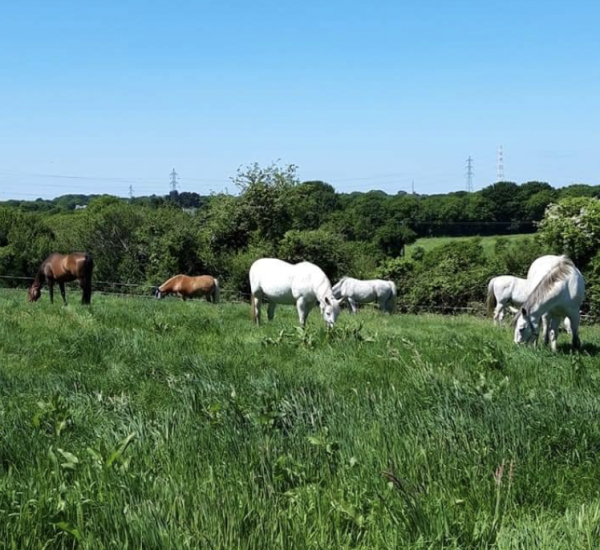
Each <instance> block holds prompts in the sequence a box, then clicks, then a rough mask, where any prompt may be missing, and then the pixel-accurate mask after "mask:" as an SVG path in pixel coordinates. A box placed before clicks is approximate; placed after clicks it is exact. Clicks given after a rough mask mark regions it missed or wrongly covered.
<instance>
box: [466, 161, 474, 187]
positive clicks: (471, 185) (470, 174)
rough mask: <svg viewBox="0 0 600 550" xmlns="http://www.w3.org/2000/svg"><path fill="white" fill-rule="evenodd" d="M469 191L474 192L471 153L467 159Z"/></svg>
mask: <svg viewBox="0 0 600 550" xmlns="http://www.w3.org/2000/svg"><path fill="white" fill-rule="evenodd" d="M467 192H469V193H472V192H473V159H472V158H471V155H469V158H468V159H467Z"/></svg>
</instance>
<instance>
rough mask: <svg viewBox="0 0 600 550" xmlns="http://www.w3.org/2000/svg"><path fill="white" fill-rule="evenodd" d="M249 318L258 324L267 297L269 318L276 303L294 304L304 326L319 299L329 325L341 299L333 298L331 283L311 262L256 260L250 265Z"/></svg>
mask: <svg viewBox="0 0 600 550" xmlns="http://www.w3.org/2000/svg"><path fill="white" fill-rule="evenodd" d="M250 288H251V289H252V298H251V300H252V320H253V321H255V322H256V324H257V325H260V306H261V304H262V301H263V300H264V299H265V298H266V299H267V300H268V302H269V309H268V311H267V314H268V317H269V321H271V320H273V317H274V316H275V307H276V305H277V304H289V305H292V304H296V308H297V310H298V318H299V320H300V325H301V326H302V327H304V325H305V324H306V318H307V317H308V314H309V313H310V310H311V309H312V308H313V307H314V306H315V305H316V304H317V302H318V303H319V306H320V308H321V314H322V315H323V319H325V322H326V323H327V326H328V327H332V326H333V325H334V324H335V320H336V319H337V316H338V315H339V313H340V304H341V302H342V300H336V298H335V297H334V295H333V292H332V291H331V283H330V282H329V279H328V278H327V276H326V275H325V273H323V271H322V270H321V268H319V267H317V266H316V265H314V264H311V263H310V262H301V263H299V264H295V265H294V264H288V263H287V262H284V261H282V260H276V259H274V258H262V259H260V260H256V261H255V262H254V263H253V264H252V266H251V267H250Z"/></svg>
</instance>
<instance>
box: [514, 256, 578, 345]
mask: <svg viewBox="0 0 600 550" xmlns="http://www.w3.org/2000/svg"><path fill="white" fill-rule="evenodd" d="M540 260H541V261H540ZM536 262H539V264H538V266H535V267H536V269H533V271H534V277H537V276H538V274H539V273H540V272H541V270H542V269H544V268H545V267H547V266H548V265H552V267H551V268H550V270H549V271H547V272H546V274H545V275H544V276H542V277H541V278H540V279H539V280H538V284H537V285H536V287H535V288H534V289H533V290H532V292H531V294H530V295H529V297H528V298H527V301H526V302H525V303H524V304H523V307H522V308H521V312H520V315H519V317H518V318H517V320H516V323H515V335H514V340H515V342H516V343H518V344H522V343H529V342H534V341H537V337H538V334H539V332H540V325H542V332H543V337H544V342H545V343H548V340H549V341H550V345H551V347H552V351H556V339H557V337H558V327H559V325H560V321H561V320H562V319H563V318H565V317H566V318H567V319H569V325H570V326H569V327H568V328H570V332H571V336H572V342H573V347H574V348H578V347H579V346H580V340H579V310H580V308H581V304H582V302H583V298H584V294H585V282H584V280H583V275H582V274H581V272H580V271H579V270H578V269H577V268H576V267H575V265H574V264H573V262H572V261H571V260H569V258H567V257H565V256H543V257H542V258H539V259H538V260H536ZM536 262H534V264H535V263H536ZM534 264H532V266H531V268H530V272H531V271H532V268H534ZM540 266H542V267H540ZM537 269H539V271H536V270H537ZM548 328H549V330H548Z"/></svg>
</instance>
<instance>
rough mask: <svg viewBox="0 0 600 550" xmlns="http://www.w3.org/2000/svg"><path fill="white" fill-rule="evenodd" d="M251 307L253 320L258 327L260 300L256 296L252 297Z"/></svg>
mask: <svg viewBox="0 0 600 550" xmlns="http://www.w3.org/2000/svg"><path fill="white" fill-rule="evenodd" d="M253 300H254V302H253V304H252V305H253V306H254V320H255V322H256V324H257V325H258V326H260V306H261V303H262V301H261V299H260V298H259V297H258V296H254V297H253Z"/></svg>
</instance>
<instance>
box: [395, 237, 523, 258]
mask: <svg viewBox="0 0 600 550" xmlns="http://www.w3.org/2000/svg"><path fill="white" fill-rule="evenodd" d="M472 238H473V237H423V238H420V239H417V240H416V241H415V242H414V243H413V244H411V245H409V246H407V247H406V252H407V255H408V256H409V257H410V256H411V254H412V251H413V250H414V249H415V247H417V246H421V247H423V248H424V249H425V250H426V251H427V250H431V249H433V248H436V247H438V246H441V245H444V244H448V243H449V242H456V241H467V240H469V239H472ZM499 238H503V239H507V240H508V241H509V242H511V243H518V242H519V241H522V240H523V239H527V238H533V234H531V233H529V234H525V233H524V234H517V235H504V236H502V237H499V236H498V235H492V236H489V237H481V245H482V246H483V249H484V250H485V251H486V252H487V253H491V252H492V251H493V250H494V245H495V244H496V241H497V240H498V239H499Z"/></svg>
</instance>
